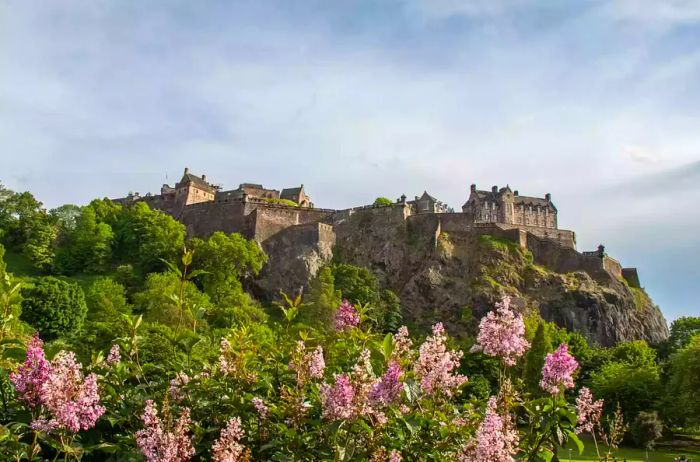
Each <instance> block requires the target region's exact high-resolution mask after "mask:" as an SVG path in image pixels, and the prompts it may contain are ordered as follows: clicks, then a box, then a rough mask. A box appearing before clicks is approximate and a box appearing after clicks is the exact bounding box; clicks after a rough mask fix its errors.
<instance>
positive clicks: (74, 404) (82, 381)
mask: <svg viewBox="0 0 700 462" xmlns="http://www.w3.org/2000/svg"><path fill="white" fill-rule="evenodd" d="M81 368H82V366H81V365H80V364H79V363H78V362H77V361H76V360H75V354H74V353H72V352H65V351H61V352H59V353H58V354H57V355H56V357H55V358H54V360H53V361H52V362H51V371H50V373H49V375H48V377H47V379H46V381H45V382H44V383H43V384H42V385H41V403H42V404H43V406H44V409H45V410H46V411H48V412H49V414H50V415H51V418H50V419H46V423H45V426H44V428H45V429H53V428H57V429H67V430H70V431H73V432H77V431H79V430H80V429H82V430H87V429H89V428H92V427H94V426H95V423H96V422H97V419H99V418H100V416H102V414H104V412H105V408H104V407H103V406H100V404H99V402H100V395H99V393H98V391H97V376H96V375H95V374H90V375H88V376H87V377H83V373H82V371H81ZM42 419H45V417H42ZM37 425H39V426H40V425H41V424H40V423H38V424H37Z"/></svg>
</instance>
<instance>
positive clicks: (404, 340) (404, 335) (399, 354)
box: [391, 326, 413, 362]
mask: <svg viewBox="0 0 700 462" xmlns="http://www.w3.org/2000/svg"><path fill="white" fill-rule="evenodd" d="M412 346H413V342H412V341H411V339H410V338H409V336H408V327H406V326H401V327H399V331H398V332H397V333H395V334H394V349H393V350H392V352H391V359H392V360H393V361H397V362H399V361H401V360H404V359H408V356H409V355H410V353H411V347H412Z"/></svg>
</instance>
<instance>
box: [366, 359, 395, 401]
mask: <svg viewBox="0 0 700 462" xmlns="http://www.w3.org/2000/svg"><path fill="white" fill-rule="evenodd" d="M402 374H403V372H402V371H401V366H399V365H398V363H395V362H393V361H392V362H391V363H390V364H389V367H388V368H387V371H386V373H385V374H384V375H383V376H382V378H381V379H380V380H379V381H378V382H376V383H375V384H374V385H373V386H372V391H370V393H369V398H370V400H372V403H373V404H375V405H380V406H386V405H389V404H391V403H393V402H394V400H396V398H398V396H399V395H400V394H401V390H402V389H403V385H402V383H401V382H400V381H399V379H400V378H401V375H402Z"/></svg>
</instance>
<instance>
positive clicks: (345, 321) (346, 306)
mask: <svg viewBox="0 0 700 462" xmlns="http://www.w3.org/2000/svg"><path fill="white" fill-rule="evenodd" d="M359 323H360V313H358V312H357V310H356V309H355V307H354V306H352V305H351V304H350V302H348V301H347V300H343V303H341V304H340V306H339V307H338V309H337V310H336V312H335V316H334V317H333V328H334V329H335V330H337V331H339V332H340V331H344V330H348V329H351V328H353V327H355V326H357V325H358V324H359Z"/></svg>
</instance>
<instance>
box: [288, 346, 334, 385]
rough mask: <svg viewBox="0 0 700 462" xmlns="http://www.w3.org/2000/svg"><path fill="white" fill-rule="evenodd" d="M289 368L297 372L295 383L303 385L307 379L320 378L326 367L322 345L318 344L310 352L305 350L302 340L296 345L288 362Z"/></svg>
mask: <svg viewBox="0 0 700 462" xmlns="http://www.w3.org/2000/svg"><path fill="white" fill-rule="evenodd" d="M289 368H290V369H292V370H293V371H295V372H296V373H297V383H298V384H300V385H304V384H305V383H306V382H307V381H308V380H309V379H316V380H319V379H322V378H323V373H324V371H325V369H326V363H325V361H324V359H323V347H321V346H320V345H319V346H317V347H316V349H315V350H314V351H312V352H310V353H309V352H307V351H306V345H305V344H304V342H303V341H302V340H299V341H298V342H297V346H296V348H295V350H294V354H293V355H292V360H291V362H290V363H289Z"/></svg>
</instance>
